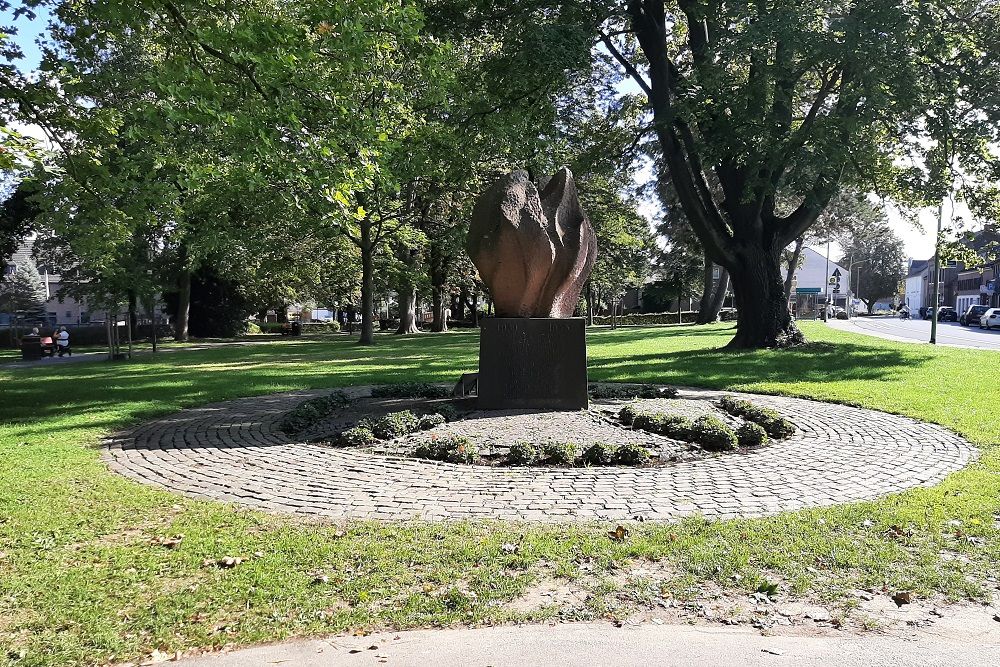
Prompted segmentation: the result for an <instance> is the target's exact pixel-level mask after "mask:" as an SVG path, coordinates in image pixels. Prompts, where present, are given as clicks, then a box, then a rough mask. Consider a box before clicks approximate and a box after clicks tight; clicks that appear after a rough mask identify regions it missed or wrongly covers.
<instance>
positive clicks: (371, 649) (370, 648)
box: [368, 644, 378, 651]
mask: <svg viewBox="0 0 1000 667" xmlns="http://www.w3.org/2000/svg"><path fill="white" fill-rule="evenodd" d="M368 650H369V651H377V650H378V646H376V645H375V644H372V645H371V646H369V647H368Z"/></svg>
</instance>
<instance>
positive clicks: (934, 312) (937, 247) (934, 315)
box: [930, 200, 944, 345]
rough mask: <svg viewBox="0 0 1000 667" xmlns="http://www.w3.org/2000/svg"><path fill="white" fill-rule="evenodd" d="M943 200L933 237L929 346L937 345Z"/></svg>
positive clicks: (939, 205)
mask: <svg viewBox="0 0 1000 667" xmlns="http://www.w3.org/2000/svg"><path fill="white" fill-rule="evenodd" d="M943 218H944V200H942V201H941V203H940V204H938V222H937V236H935V237H934V296H933V297H932V303H931V340H930V343H931V345H937V324H938V302H939V301H940V300H941V224H942V219H943Z"/></svg>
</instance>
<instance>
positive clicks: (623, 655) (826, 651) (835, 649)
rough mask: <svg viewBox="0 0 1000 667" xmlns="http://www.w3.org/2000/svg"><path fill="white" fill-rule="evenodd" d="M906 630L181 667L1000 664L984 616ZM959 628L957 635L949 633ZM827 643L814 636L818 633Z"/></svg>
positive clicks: (459, 638) (605, 635)
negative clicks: (970, 620) (886, 633)
mask: <svg viewBox="0 0 1000 667" xmlns="http://www.w3.org/2000/svg"><path fill="white" fill-rule="evenodd" d="M978 619H979V620H977V621H975V622H972V623H971V624H970V623H968V621H967V619H964V620H961V621H959V620H958V619H956V623H952V624H949V625H948V627H941V626H938V625H935V626H934V627H933V628H928V629H926V630H912V631H910V632H909V633H907V634H906V635H899V634H896V635H884V634H876V633H867V634H863V635H856V634H851V633H847V632H837V631H831V630H826V631H822V630H814V631H813V633H814V635H813V636H804V635H798V636H795V635H784V636H762V635H761V634H760V632H759V631H755V630H752V629H750V628H745V627H725V626H694V625H656V624H643V625H638V626H632V625H625V626H624V627H622V628H618V627H615V626H613V625H611V624H609V623H574V624H559V625H551V626H550V625H527V626H503V627H495V628H480V629H474V630H465V629H455V630H415V631H410V632H398V633H392V632H388V633H375V634H373V635H370V636H367V637H334V638H329V639H318V640H306V641H293V642H288V643H284V644H277V645H272V646H260V647H255V648H249V649H243V650H239V651H234V652H232V653H223V654H214V655H206V656H201V657H198V658H189V659H182V660H180V661H179V662H178V663H177V664H179V665H183V666H184V667H257V666H258V665H259V666H262V667H263V666H270V665H276V664H287V665H294V666H295V667H334V666H336V667H341V666H343V667H381V666H382V665H395V666H399V667H407V666H410V665H412V666H414V667H416V666H431V667H486V666H492V667H554V666H556V665H558V666H561V667H562V666H565V667H599V666H606V667H640V666H643V667H645V666H647V665H692V666H698V667H702V666H705V667H714V666H719V667H743V666H756V665H766V666H768V667H774V666H779V665H788V666H789V667H793V666H794V667H800V666H808V665H817V666H818V665H836V666H837V667H854V666H857V667H872V666H883V665H885V666H889V665H900V666H902V665H907V666H909V665H912V666H914V667H915V666H917V665H919V666H920V667H932V666H936V665H940V666H941V667H952V666H954V665H961V666H962V667H977V666H979V665H983V666H985V665H991V666H992V665H996V664H998V660H1000V657H998V656H1000V623H998V622H996V621H993V620H992V619H990V618H989V617H988V616H986V615H985V614H981V615H979V617H978ZM956 625H961V626H962V627H955V626H956ZM820 632H822V633H824V634H822V635H820V636H816V634H818V633H820Z"/></svg>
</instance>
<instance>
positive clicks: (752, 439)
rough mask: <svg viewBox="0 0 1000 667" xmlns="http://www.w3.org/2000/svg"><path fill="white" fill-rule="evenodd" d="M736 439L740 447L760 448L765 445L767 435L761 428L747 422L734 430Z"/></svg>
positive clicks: (758, 425)
mask: <svg viewBox="0 0 1000 667" xmlns="http://www.w3.org/2000/svg"><path fill="white" fill-rule="evenodd" d="M736 439H737V440H738V441H739V445H740V447H744V448H751V447H761V446H763V445H766V444H767V442H768V435H767V431H766V430H764V427H763V426H761V425H760V424H755V423H753V422H750V421H747V422H743V423H742V424H740V427H739V428H738V429H736Z"/></svg>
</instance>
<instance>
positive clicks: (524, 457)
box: [507, 441, 539, 466]
mask: <svg viewBox="0 0 1000 667" xmlns="http://www.w3.org/2000/svg"><path fill="white" fill-rule="evenodd" d="M538 457H539V451H538V447H536V446H535V445H533V444H531V443H530V442H523V441H518V442H515V443H514V444H513V445H511V446H510V451H508V452H507V463H509V464H511V465H516V466H530V465H532V464H534V463H537V462H538Z"/></svg>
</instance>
